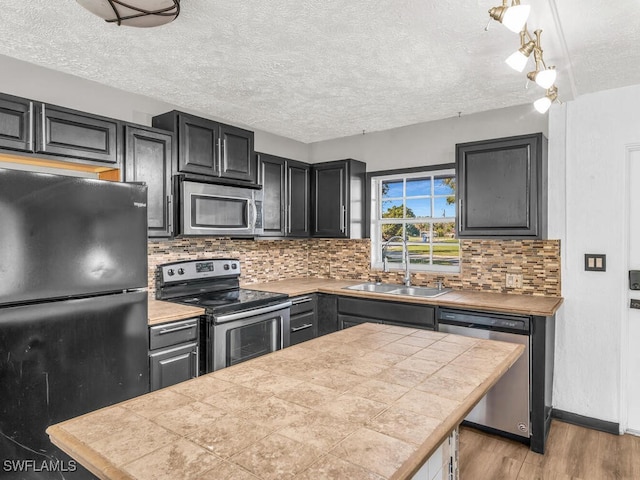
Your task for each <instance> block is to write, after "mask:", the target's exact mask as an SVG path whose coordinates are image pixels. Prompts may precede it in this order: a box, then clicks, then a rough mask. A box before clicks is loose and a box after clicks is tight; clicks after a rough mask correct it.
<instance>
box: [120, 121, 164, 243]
mask: <svg viewBox="0 0 640 480" xmlns="http://www.w3.org/2000/svg"><path fill="white" fill-rule="evenodd" d="M124 141H125V159H124V181H125V182H144V183H146V185H147V218H148V223H147V227H148V232H149V237H170V236H171V235H172V233H173V211H172V208H171V207H172V205H171V173H172V158H173V148H172V145H173V135H172V134H171V133H168V132H159V131H157V130H151V129H147V128H141V127H134V126H130V125H127V126H126V127H125V139H124Z"/></svg>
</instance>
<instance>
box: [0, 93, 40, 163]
mask: <svg viewBox="0 0 640 480" xmlns="http://www.w3.org/2000/svg"><path fill="white" fill-rule="evenodd" d="M33 141H34V135H33V102H32V101H31V100H28V99H26V98H20V97H14V96H12V95H4V94H0V148H6V149H8V150H16V151H19V152H33Z"/></svg>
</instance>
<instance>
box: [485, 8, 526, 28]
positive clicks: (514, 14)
mask: <svg viewBox="0 0 640 480" xmlns="http://www.w3.org/2000/svg"><path fill="white" fill-rule="evenodd" d="M507 3H508V0H502V6H500V7H493V8H492V9H491V10H489V15H490V16H491V18H493V19H494V20H495V21H497V22H500V23H501V24H502V25H504V26H505V27H507V28H508V29H509V30H511V31H512V32H515V33H518V32H519V31H520V30H522V28H523V27H524V24H525V23H527V18H529V12H530V11H531V7H530V6H529V5H520V0H512V1H511V5H507Z"/></svg>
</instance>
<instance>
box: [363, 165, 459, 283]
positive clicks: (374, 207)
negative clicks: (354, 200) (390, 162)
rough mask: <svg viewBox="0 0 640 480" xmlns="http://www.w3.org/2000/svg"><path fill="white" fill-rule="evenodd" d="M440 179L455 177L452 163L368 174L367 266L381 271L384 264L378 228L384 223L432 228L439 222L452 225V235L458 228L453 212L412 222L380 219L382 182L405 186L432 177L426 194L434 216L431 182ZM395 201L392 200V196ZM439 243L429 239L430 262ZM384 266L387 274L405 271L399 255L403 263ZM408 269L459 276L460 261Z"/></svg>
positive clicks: (404, 202) (393, 243) (414, 266)
mask: <svg viewBox="0 0 640 480" xmlns="http://www.w3.org/2000/svg"><path fill="white" fill-rule="evenodd" d="M441 176H452V177H454V178H456V171H455V164H444V165H435V166H432V167H420V168H410V169H400V170H385V171H380V172H371V173H369V174H367V177H368V182H367V183H368V190H369V201H368V202H367V203H368V207H369V211H370V215H369V228H370V238H371V258H370V264H371V268H372V269H374V270H382V269H383V268H384V265H383V262H382V258H381V256H382V255H381V253H382V252H381V245H382V240H381V238H382V234H381V229H382V226H383V225H385V224H391V223H402V224H403V225H406V224H412V223H429V224H431V225H433V224H435V223H441V222H453V224H454V232H455V231H456V228H457V225H456V223H457V221H458V219H457V215H456V213H455V212H454V216H453V217H444V218H443V217H418V218H416V219H415V221H412V220H408V219H407V218H401V219H393V218H388V217H387V218H383V217H381V212H382V203H381V202H382V183H383V182H384V181H389V180H391V181H393V180H402V181H403V182H404V184H405V185H406V181H407V180H411V179H416V178H425V177H430V178H431V188H432V190H431V194H430V195H429V197H430V201H431V208H432V214H433V208H434V205H435V198H436V197H437V195H435V191H434V189H435V184H434V180H435V179H436V177H441ZM456 186H457V182H456ZM406 193H407V192H406V189H403V198H402V200H403V201H402V204H403V206H404V208H407V206H406V201H407V196H406ZM457 193H458V192H457V189H456V192H455V195H456V201H455V204H454V205H456V207H457V200H458V196H457ZM394 198H395V197H394ZM412 198H413V196H411V197H409V199H412ZM456 212H457V208H456ZM431 231H433V227H432V228H431ZM455 238H456V239H457V240H458V245H460V239H459V238H457V236H456V237H455ZM439 244H442V243H440V242H434V241H433V238H430V239H429V246H430V262H433V247H434V245H439ZM390 245H400V246H402V242H397V243H396V242H392V243H391V244H390ZM410 245H417V243H416V242H414V243H409V246H410ZM458 255H459V256H458V259H460V250H459V252H458ZM387 266H388V268H389V270H390V271H400V270H404V269H405V262H404V254H403V255H402V262H401V263H396V262H393V263H389V262H388V263H387ZM410 270H411V271H413V272H425V273H429V272H431V273H459V272H460V260H458V263H457V264H456V265H437V264H433V263H429V264H419V263H418V264H416V263H411V265H410Z"/></svg>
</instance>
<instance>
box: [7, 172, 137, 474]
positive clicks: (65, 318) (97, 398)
mask: <svg viewBox="0 0 640 480" xmlns="http://www.w3.org/2000/svg"><path fill="white" fill-rule="evenodd" d="M146 199H147V192H146V187H145V186H143V185H138V184H125V183H116V182H107V181H102V180H93V179H86V178H76V177H68V176H61V175H52V174H45V173H34V172H24V171H17V170H8V169H0V462H1V463H0V478H20V479H23V478H24V479H29V478H37V479H41V478H56V479H60V478H91V477H90V475H89V474H88V472H86V471H85V470H84V469H82V468H81V467H79V465H78V466H77V467H74V463H75V462H73V461H71V460H70V459H69V457H67V456H66V455H64V454H63V453H62V452H61V451H60V450H59V449H57V448H56V447H55V446H54V445H52V444H51V443H50V441H49V438H48V436H47V434H46V433H45V430H46V428H47V427H48V426H49V425H52V424H54V423H58V422H61V421H63V420H66V419H69V418H72V417H75V416H78V415H81V414H84V413H87V412H90V411H93V410H97V409H99V408H102V407H104V406H107V405H112V404H114V403H117V402H120V401H123V400H126V399H129V398H132V397H135V396H138V395H141V394H144V393H146V392H148V391H149V364H148V333H147V291H146V287H147V208H146V203H147V200H146ZM56 461H58V462H59V463H58V464H56V463H55V462H56ZM56 465H57V466H56ZM49 470H54V471H49ZM73 470H75V471H73Z"/></svg>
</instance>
